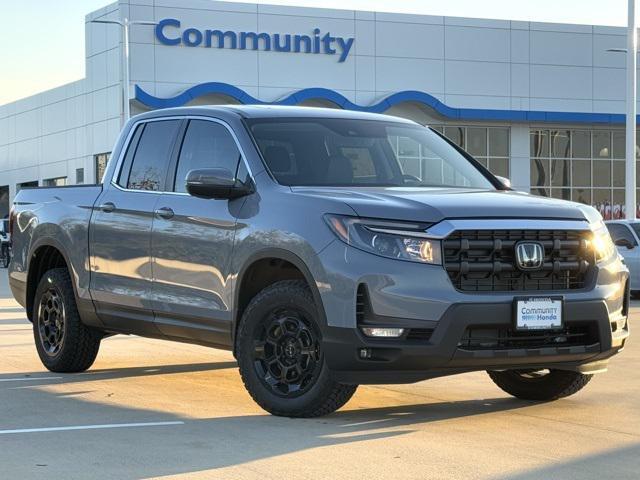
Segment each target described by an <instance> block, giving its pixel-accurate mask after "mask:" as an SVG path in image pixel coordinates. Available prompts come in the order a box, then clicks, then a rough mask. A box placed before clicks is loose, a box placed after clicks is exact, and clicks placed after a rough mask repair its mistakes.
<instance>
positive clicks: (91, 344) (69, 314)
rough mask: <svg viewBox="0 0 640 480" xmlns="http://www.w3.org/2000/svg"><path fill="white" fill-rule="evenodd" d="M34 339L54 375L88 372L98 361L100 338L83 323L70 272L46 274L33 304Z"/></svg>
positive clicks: (99, 335) (59, 269)
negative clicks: (57, 373)
mask: <svg viewBox="0 0 640 480" xmlns="http://www.w3.org/2000/svg"><path fill="white" fill-rule="evenodd" d="M33 336H34V340H35V343H36V349H37V351H38V355H39V357H40V360H41V361H42V364H43V365H44V366H45V367H46V368H47V369H48V370H50V371H52V372H59V373H73V372H83V371H85V370H87V369H88V368H89V367H90V366H91V365H92V364H93V362H94V361H95V359H96V356H97V355H98V350H99V348H100V340H101V338H102V336H101V334H100V333H99V332H97V331H95V330H92V329H90V328H89V327H87V326H86V325H84V324H83V323H82V321H81V320H80V315H79V314H78V307H77V305H76V298H75V295H74V291H73V286H72V284H71V278H70V277H69V272H68V271H67V269H65V268H55V269H53V270H49V271H48V272H46V273H45V274H44V275H43V276H42V279H41V280H40V284H39V285H38V288H37V290H36V294H35V297H34V301H33Z"/></svg>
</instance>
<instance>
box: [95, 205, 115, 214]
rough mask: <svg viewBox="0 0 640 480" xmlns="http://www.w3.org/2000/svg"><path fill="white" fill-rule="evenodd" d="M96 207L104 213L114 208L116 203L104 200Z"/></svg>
mask: <svg viewBox="0 0 640 480" xmlns="http://www.w3.org/2000/svg"><path fill="white" fill-rule="evenodd" d="M98 208H99V209H100V210H102V211H103V212H104V213H111V212H113V211H114V210H115V209H116V205H115V203H113V202H106V203H103V204H102V205H100V206H99V207H98Z"/></svg>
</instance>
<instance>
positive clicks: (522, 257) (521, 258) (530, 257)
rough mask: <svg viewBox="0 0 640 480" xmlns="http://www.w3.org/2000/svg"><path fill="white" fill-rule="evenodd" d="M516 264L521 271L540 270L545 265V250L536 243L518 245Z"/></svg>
mask: <svg viewBox="0 0 640 480" xmlns="http://www.w3.org/2000/svg"><path fill="white" fill-rule="evenodd" d="M516 263H517V265H518V268H519V269H520V270H538V269H540V268H542V264H543V263H544V248H542V245H541V244H539V243H536V242H520V243H518V244H516Z"/></svg>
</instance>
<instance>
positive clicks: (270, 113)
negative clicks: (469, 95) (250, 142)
mask: <svg viewBox="0 0 640 480" xmlns="http://www.w3.org/2000/svg"><path fill="white" fill-rule="evenodd" d="M230 113H231V114H236V115H238V116H240V117H242V118H343V119H351V120H377V121H386V122H389V121H391V122H399V123H406V124H413V125H415V122H413V121H411V120H407V119H404V118H400V117H394V116H391V115H383V114H379V113H368V112H358V111H354V110H341V109H337V108H320V107H297V106H281V105H204V106H197V107H175V108H164V109H159V110H153V111H151V112H147V113H143V114H141V115H138V116H137V117H136V118H139V119H142V118H154V117H167V116H173V115H211V116H216V115H229V114H230Z"/></svg>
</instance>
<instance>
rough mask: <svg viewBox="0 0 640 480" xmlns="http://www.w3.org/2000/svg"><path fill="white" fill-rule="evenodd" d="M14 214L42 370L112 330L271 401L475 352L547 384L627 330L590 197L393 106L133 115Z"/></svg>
mask: <svg viewBox="0 0 640 480" xmlns="http://www.w3.org/2000/svg"><path fill="white" fill-rule="evenodd" d="M400 144H412V145H415V148H416V151H419V152H420V158H418V159H417V161H413V162H409V161H404V160H403V161H400V160H399V159H398V155H397V153H398V148H399V147H398V145H400ZM11 223H12V232H13V236H12V245H13V255H12V261H11V264H10V268H9V275H10V276H9V280H10V285H11V288H12V291H13V294H14V296H15V298H16V299H17V300H18V302H20V304H22V305H23V306H24V307H25V308H26V311H27V315H28V317H29V319H30V320H31V321H32V322H33V332H34V340H35V345H36V348H37V351H38V354H39V356H40V359H41V360H42V362H43V364H44V365H45V366H46V367H47V368H48V369H50V370H52V371H55V372H79V371H83V370H85V369H87V368H89V367H90V366H91V365H92V363H93V361H94V360H95V358H96V355H97V354H98V349H99V347H100V342H101V340H102V339H103V338H104V337H105V336H108V335H113V334H118V333H123V334H136V335H141V336H145V337H152V338H159V339H166V340H174V341H179V342H189V343H196V344H201V345H208V346H212V347H218V348H224V349H229V350H232V351H233V353H234V355H235V357H236V359H237V361H238V366H239V370H240V374H241V377H242V380H243V382H244V384H245V386H246V388H247V390H248V391H249V393H250V394H251V395H252V397H253V398H254V400H255V401H256V402H257V403H258V404H259V405H260V406H262V407H263V408H264V409H265V410H267V411H269V412H271V413H273V414H275V415H286V416H291V417H313V416H319V415H324V414H327V413H330V412H332V411H334V410H336V409H337V408H340V407H341V406H342V405H344V404H345V403H346V402H347V401H348V400H349V399H350V398H351V396H352V395H353V394H354V392H355V391H356V388H357V385H358V384H362V383H408V382H416V381H419V380H424V379H428V378H433V377H438V376H442V375H451V374H456V373H462V372H469V371H475V370H486V371H487V372H488V373H489V376H490V377H491V379H492V380H493V381H494V382H495V383H496V384H497V385H498V386H499V387H500V388H502V389H503V390H504V391H506V392H508V393H510V394H511V395H514V396H516V397H519V398H525V399H531V400H554V399H558V398H562V397H566V396H568V395H571V394H573V393H575V392H577V391H578V390H580V389H581V388H582V387H584V386H585V385H586V384H587V383H588V382H589V380H590V379H591V378H592V376H593V374H594V373H598V372H602V371H605V370H606V368H607V364H608V360H609V358H610V357H612V356H613V355H615V354H616V353H617V352H619V351H620V350H622V349H623V347H624V344H625V341H626V339H627V336H628V334H629V327H628V322H627V315H628V308H629V295H628V292H629V285H628V270H627V268H626V267H625V266H624V264H623V263H622V262H621V259H620V258H619V256H618V254H617V252H616V251H615V247H614V245H613V242H612V241H611V237H610V236H609V233H608V232H607V229H606V228H605V226H604V224H603V222H602V218H601V216H600V215H599V214H598V213H597V211H595V210H594V209H593V208H591V207H588V206H585V205H580V204H576V203H571V202H564V201H558V200H553V199H547V198H542V197H533V196H530V195H528V194H523V193H518V192H514V191H512V190H511V189H509V188H508V187H507V186H506V185H505V183H504V182H502V181H500V180H498V179H497V178H496V177H494V176H493V175H492V174H491V173H490V172H489V171H488V170H486V168H484V167H483V166H482V165H481V164H480V163H478V162H477V161H475V160H474V159H473V158H472V157H470V156H469V155H468V154H467V153H466V152H464V151H463V150H461V149H459V148H457V147H456V146H454V145H453V144H452V143H451V142H449V141H448V140H447V139H446V138H444V137H443V136H442V135H440V134H438V133H437V132H435V131H433V130H431V129H428V128H425V127H423V126H421V125H418V124H416V123H414V122H411V121H408V120H403V119H399V118H394V117H390V116H384V115H374V114H367V113H361V112H349V111H339V110H332V109H318V108H301V107H298V108H294V107H264V106H263V107H259V106H242V107H241V106H226V107H188V108H177V109H166V110H159V111H154V112H148V113H145V114H142V115H139V116H137V117H135V118H133V119H131V120H130V121H129V122H128V123H127V125H126V126H125V128H124V130H123V132H122V134H121V136H120V138H119V139H118V142H117V144H116V147H115V149H114V152H113V155H112V157H111V160H110V162H109V164H108V166H107V170H106V172H105V175H104V184H103V185H89V186H70V187H55V188H37V189H23V190H21V191H20V192H19V193H18V195H17V197H16V199H15V202H14V205H13V209H12V212H11Z"/></svg>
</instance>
